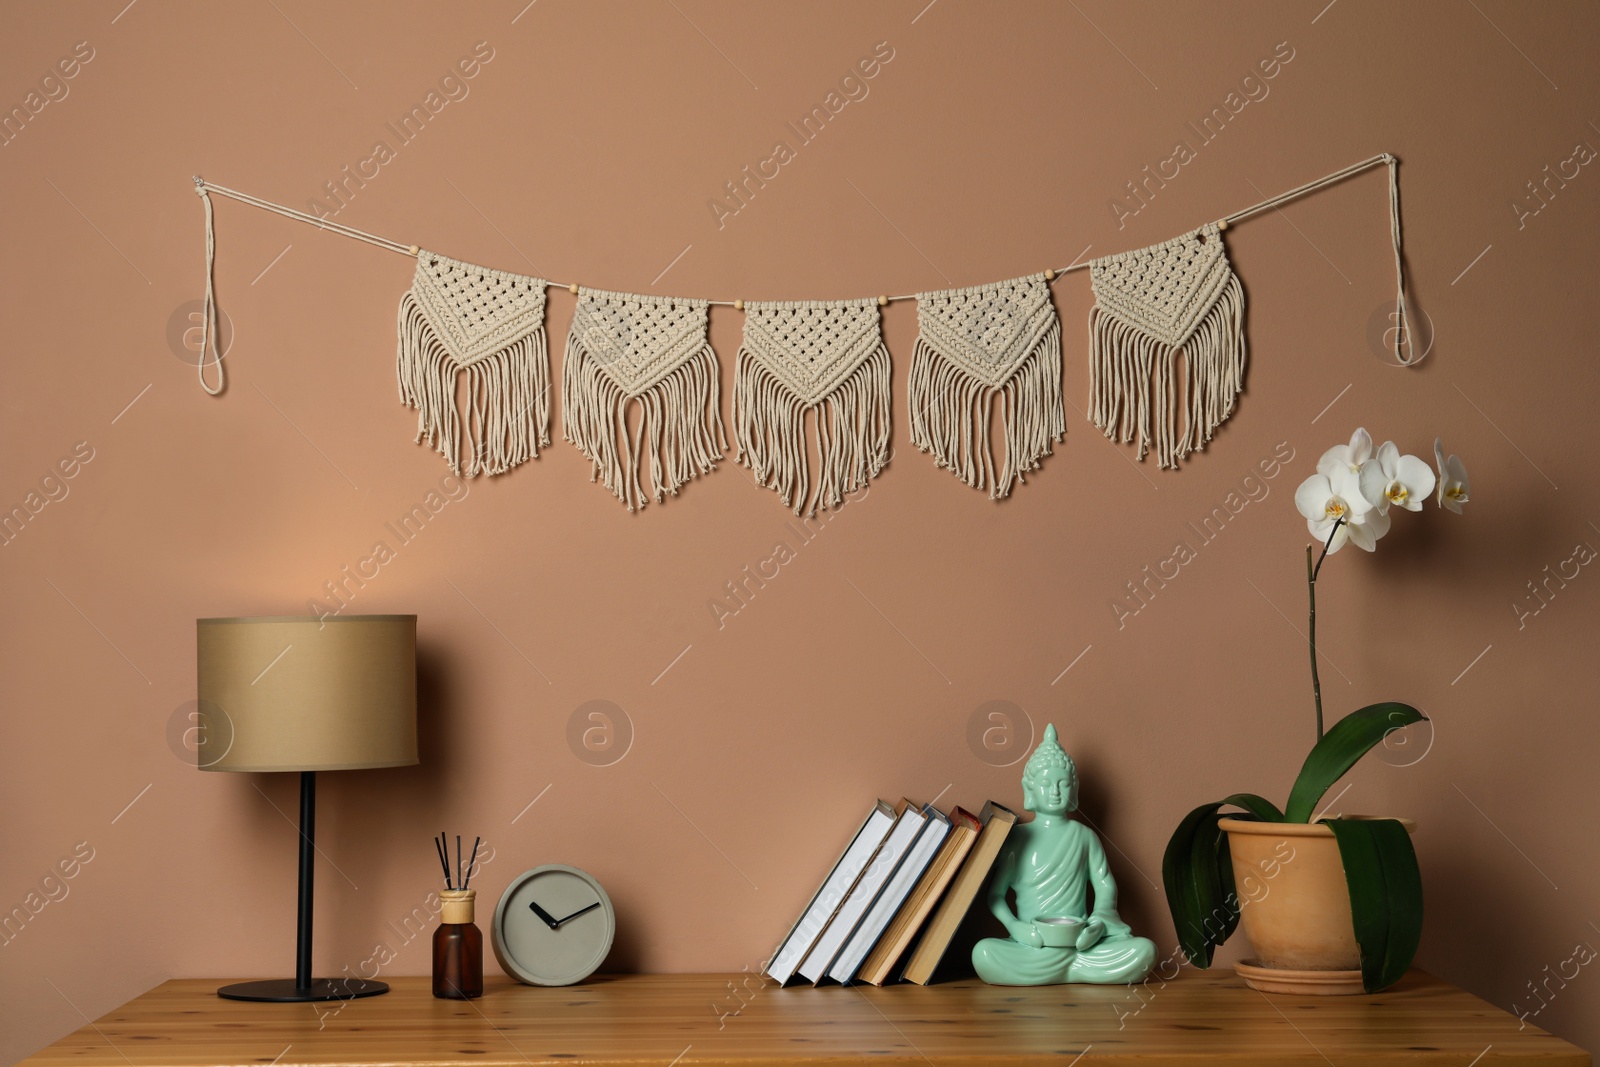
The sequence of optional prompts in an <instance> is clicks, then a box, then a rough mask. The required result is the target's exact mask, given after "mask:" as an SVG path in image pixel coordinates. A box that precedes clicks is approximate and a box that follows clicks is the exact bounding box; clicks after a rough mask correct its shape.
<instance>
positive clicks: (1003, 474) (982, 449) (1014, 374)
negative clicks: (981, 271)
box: [910, 273, 1067, 500]
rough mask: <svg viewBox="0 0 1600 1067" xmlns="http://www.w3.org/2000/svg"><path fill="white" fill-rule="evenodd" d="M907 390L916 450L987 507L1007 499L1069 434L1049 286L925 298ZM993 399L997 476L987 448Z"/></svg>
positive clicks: (920, 301) (1032, 280) (997, 287)
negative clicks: (998, 435) (1000, 448)
mask: <svg viewBox="0 0 1600 1067" xmlns="http://www.w3.org/2000/svg"><path fill="white" fill-rule="evenodd" d="M910 389H911V396H910V406H911V442H912V444H914V445H916V446H917V447H918V448H919V449H921V450H922V451H924V452H931V453H933V457H934V460H935V462H937V463H938V465H939V466H941V467H945V468H947V469H949V470H951V471H953V472H955V475H956V477H958V478H960V479H961V480H962V481H964V482H966V483H967V484H968V485H970V486H972V487H973V488H975V489H988V490H989V496H990V498H992V499H995V500H999V499H1001V498H1002V497H1004V496H1006V495H1008V494H1009V493H1010V492H1011V486H1012V484H1013V483H1014V482H1017V481H1021V480H1022V478H1023V473H1024V472H1025V471H1031V470H1036V469H1037V468H1038V467H1039V464H1040V461H1041V460H1042V459H1043V458H1044V457H1045V456H1047V455H1049V454H1050V451H1051V445H1050V443H1051V442H1052V441H1059V440H1061V438H1062V436H1063V435H1064V434H1065V433H1066V431H1067V420H1066V413H1065V411H1063V409H1062V405H1061V323H1060V320H1059V319H1057V317H1056V309H1055V305H1054V304H1052V303H1051V302H1050V287H1049V284H1048V283H1047V282H1046V280H1045V276H1044V275H1043V274H1042V273H1041V274H1031V275H1029V276H1027V277H1025V278H1014V279H1012V280H1010V281H1003V282H993V283H991V284H989V285H979V286H974V287H973V288H970V289H947V290H944V291H942V292H936V293H922V294H921V295H919V296H918V297H917V344H916V348H915V350H914V351H913V353H912V358H911V375H910ZM996 397H999V398H1000V400H1001V406H1000V418H1001V423H1002V425H1003V427H1004V432H1005V457H1004V459H1003V461H1002V462H1001V465H1000V470H999V471H998V473H997V472H996V471H995V462H994V457H993V454H992V451H991V449H990V445H989V433H990V424H991V422H992V421H993V409H994V401H995V398H996Z"/></svg>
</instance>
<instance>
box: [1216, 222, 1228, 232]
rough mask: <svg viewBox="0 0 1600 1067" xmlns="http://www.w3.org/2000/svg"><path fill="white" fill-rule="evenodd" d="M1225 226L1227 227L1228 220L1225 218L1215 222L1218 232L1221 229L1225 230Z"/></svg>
mask: <svg viewBox="0 0 1600 1067" xmlns="http://www.w3.org/2000/svg"><path fill="white" fill-rule="evenodd" d="M1227 228H1228V220H1227V219H1223V220H1222V221H1221V222H1218V223H1217V232H1218V233H1221V232H1222V231H1223V230H1226V229H1227Z"/></svg>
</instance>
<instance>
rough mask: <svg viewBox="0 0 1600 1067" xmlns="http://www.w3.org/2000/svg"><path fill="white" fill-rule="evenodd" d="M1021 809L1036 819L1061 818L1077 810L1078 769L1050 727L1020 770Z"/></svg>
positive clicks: (1046, 728) (1050, 726)
mask: <svg viewBox="0 0 1600 1067" xmlns="http://www.w3.org/2000/svg"><path fill="white" fill-rule="evenodd" d="M1022 806H1023V807H1024V808H1026V809H1027V810H1029V811H1033V812H1038V813H1039V814H1040V815H1065V814H1066V813H1067V812H1069V811H1075V810H1077V807H1078V769H1077V767H1075V766H1073V763H1072V757H1071V756H1069V755H1067V752H1066V750H1065V749H1063V748H1062V747H1061V743H1060V742H1059V741H1057V740H1056V728H1055V726H1054V724H1052V725H1049V726H1046V727H1045V728H1044V740H1043V741H1040V742H1039V747H1038V748H1036V749H1034V750H1033V755H1031V756H1029V757H1028V764H1027V766H1026V767H1024V768H1023V769H1022Z"/></svg>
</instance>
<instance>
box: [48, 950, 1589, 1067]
mask: <svg viewBox="0 0 1600 1067" xmlns="http://www.w3.org/2000/svg"><path fill="white" fill-rule="evenodd" d="M389 981H390V984H391V985H392V986H393V989H392V991H391V992H389V993H387V994H385V995H382V996H377V997H372V998H369V999H364V1000H352V1001H343V1002H340V1001H333V1002H326V1003H322V1004H255V1003H242V1002H239V1001H232V1000H223V999H221V998H219V997H218V996H217V995H216V988H217V986H218V985H219V984H222V983H221V982H219V981H216V980H209V979H193V978H187V979H177V980H174V981H170V982H163V983H162V984H161V985H159V986H157V987H156V988H154V989H152V990H151V991H150V992H148V993H146V994H144V995H143V996H141V997H138V998H137V999H135V1000H132V1001H129V1002H128V1003H127V1004H125V1005H123V1006H122V1007H121V1008H118V1009H117V1010H115V1011H112V1012H109V1013H107V1014H106V1015H104V1016H102V1017H101V1018H99V1019H97V1020H95V1022H94V1023H92V1024H90V1025H89V1026H85V1027H83V1028H82V1029H80V1030H78V1031H77V1032H76V1033H73V1034H71V1035H69V1036H67V1037H64V1038H62V1039H61V1040H60V1041H57V1042H56V1043H55V1044H53V1045H51V1046H50V1047H49V1048H47V1049H44V1050H42V1051H41V1052H39V1053H38V1054H37V1055H35V1056H33V1057H30V1058H29V1059H27V1060H24V1061H23V1063H24V1064H25V1065H27V1067H63V1065H67V1064H71V1065H76V1067H84V1065H101V1064H103V1065H107V1067H147V1065H149V1067H158V1065H159V1067H175V1065H216V1064H226V1065H239V1067H246V1065H248V1067H261V1065H272V1067H293V1065H297V1064H308V1065H309V1064H315V1065H326V1064H396V1065H398V1064H473V1065H476V1067H485V1065H502V1064H503V1065H507V1067H527V1065H534V1064H536V1065H541V1067H542V1065H545V1064H573V1063H579V1064H588V1065H597V1064H613V1063H618V1064H620V1063H626V1064H644V1063H654V1064H659V1065H661V1067H668V1065H680V1067H689V1065H690V1064H697V1063H722V1064H728V1063H739V1064H785V1065H799V1064H829V1065H832V1067H837V1065H839V1064H843V1063H850V1062H861V1063H866V1062H871V1063H879V1064H884V1063H888V1064H927V1063H930V1062H931V1063H934V1064H938V1065H939V1067H960V1065H971V1067H980V1065H981V1067H990V1065H996V1064H1001V1065H1022V1064H1034V1063H1041V1064H1042V1063H1053V1064H1055V1065H1056V1067H1062V1065H1069V1064H1072V1065H1075V1064H1083V1065H1084V1067H1088V1065H1091V1064H1100V1063H1134V1062H1136V1063H1138V1064H1140V1065H1141V1067H1161V1065H1165V1064H1172V1065H1180V1064H1181V1065H1184V1067H1196V1065H1199V1064H1229V1065H1234V1064H1256V1063H1259V1064H1273V1065H1274V1067H1290V1065H1298V1064H1306V1065H1315V1067H1327V1065H1328V1064H1337V1065H1340V1067H1343V1065H1345V1064H1352V1065H1369V1064H1390V1063H1395V1064H1401V1063H1403V1064H1413V1065H1417V1064H1440V1065H1444V1064H1449V1065H1450V1067H1468V1065H1469V1064H1470V1065H1471V1067H1491V1065H1498V1064H1511V1063H1518V1064H1571V1065H1587V1064H1588V1063H1589V1062H1590V1061H1589V1056H1588V1054H1587V1053H1585V1052H1584V1051H1583V1050H1581V1049H1579V1048H1577V1047H1575V1046H1573V1045H1570V1044H1568V1043H1567V1042H1565V1041H1562V1040H1560V1039H1559V1038H1556V1037H1552V1036H1551V1035H1549V1034H1547V1033H1545V1032H1544V1031H1542V1030H1539V1029H1536V1028H1535V1027H1533V1026H1531V1025H1529V1026H1527V1027H1525V1028H1524V1029H1522V1030H1520V1031H1519V1030H1518V1025H1519V1023H1518V1020H1517V1019H1516V1018H1515V1017H1514V1016H1512V1015H1510V1014H1508V1013H1506V1012H1504V1011H1502V1010H1500V1009H1499V1008H1496V1007H1494V1006H1492V1005H1490V1004H1488V1003H1486V1002H1485V1001H1483V1000H1480V999H1478V998H1477V997H1475V996H1472V995H1471V994H1470V993H1467V992H1465V991H1463V990H1461V989H1457V988H1456V987H1455V986H1452V985H1449V984H1448V983H1445V982H1442V981H1440V980H1439V979H1437V978H1434V977H1432V976H1431V975H1427V974H1424V973H1422V972H1420V971H1413V972H1412V973H1411V974H1409V975H1408V976H1407V977H1406V978H1405V980H1404V981H1402V982H1401V983H1400V984H1399V985H1397V986H1396V987H1394V988H1393V989H1391V990H1389V991H1387V992H1385V993H1381V994H1378V995H1376V996H1370V997H1289V996H1271V997H1269V996H1267V995H1266V994H1263V993H1258V992H1256V991H1254V990H1252V989H1249V988H1248V987H1246V986H1245V984H1244V983H1243V981H1242V980H1240V979H1239V978H1238V977H1236V976H1235V975H1234V974H1233V973H1232V972H1231V971H1225V970H1216V971H1195V970H1189V969H1185V971H1184V972H1183V973H1182V974H1181V975H1180V976H1179V977H1178V978H1176V979H1174V980H1173V981H1171V982H1168V983H1166V984H1165V985H1164V986H1163V985H1162V984H1161V983H1159V982H1158V981H1154V980H1153V981H1151V982H1150V983H1149V984H1148V985H1145V986H1140V987H1138V991H1137V992H1136V991H1135V990H1134V988H1132V987H1128V986H1081V985H1080V986H1043V987H1037V988H1027V989H1019V988H1008V987H1002V986H989V985H985V984H983V983H982V982H979V981H977V980H976V979H971V980H967V981H957V982H948V983H943V984H938V985H932V986H927V987H922V986H914V985H896V986H887V987H884V988H881V989H880V988H874V987H872V986H837V985H835V986H827V987H824V988H821V989H813V988H811V987H809V986H804V987H790V988H788V989H780V988H778V987H777V986H775V985H773V984H772V983H771V982H769V981H765V980H763V979H757V978H756V977H755V976H753V975H749V974H737V975H728V974H666V975H596V976H595V977H593V978H591V979H590V980H589V981H587V982H584V983H582V984H581V985H576V986H569V987H566V988H558V989H546V988H539V987H533V986H523V985H518V984H517V983H515V982H513V981H511V980H510V979H509V978H505V977H503V976H501V975H498V974H491V975H486V976H485V981H484V995H483V997H481V998H480V999H478V1000H474V1001H466V1002H462V1001H449V1000H436V999H434V997H433V996H432V994H431V993H430V987H429V980H428V979H427V978H424V977H414V978H413V977H401V978H392V979H389ZM1074 1057H1078V1058H1077V1059H1074Z"/></svg>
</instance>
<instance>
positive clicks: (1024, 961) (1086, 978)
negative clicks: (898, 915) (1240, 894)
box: [972, 725, 1156, 985]
mask: <svg viewBox="0 0 1600 1067" xmlns="http://www.w3.org/2000/svg"><path fill="white" fill-rule="evenodd" d="M1022 796H1023V806H1024V807H1025V808H1027V810H1029V811H1031V812H1033V813H1034V818H1033V819H1032V820H1031V821H1029V822H1025V823H1018V824H1017V825H1016V826H1015V827H1014V828H1013V829H1012V831H1011V833H1010V834H1009V835H1008V836H1007V837H1006V842H1005V846H1004V848H1002V849H1001V852H1000V857H999V859H998V860H996V861H995V866H994V872H993V875H992V881H991V882H990V884H989V898H988V899H989V910H990V911H992V912H993V913H994V915H995V917H996V918H998V919H999V920H1000V921H1001V922H1002V923H1003V924H1005V928H1006V929H1007V930H1008V931H1009V932H1010V934H1011V936H1010V937H1009V938H999V937H990V938H985V939H983V940H982V941H979V942H978V943H977V944H976V945H974V946H973V947H972V965H973V966H974V967H975V968H977V971H978V977H979V978H982V979H983V980H984V981H985V982H989V983H991V984H993V985H1052V984H1055V983H1058V982H1095V983H1105V984H1114V983H1124V982H1137V981H1141V980H1142V979H1143V978H1144V977H1145V975H1147V974H1148V973H1149V972H1150V968H1151V966H1152V965H1153V964H1154V963H1155V959H1156V946H1155V943H1154V942H1152V941H1150V940H1149V939H1148V938H1143V937H1134V936H1133V932H1132V931H1131V930H1130V929H1129V927H1128V925H1127V924H1126V923H1124V922H1123V921H1122V920H1121V918H1119V917H1118V915H1117V883H1116V881H1115V880H1113V879H1112V877H1111V868H1110V867H1109V866H1108V865H1107V863H1106V853H1105V848H1104V847H1103V846H1102V845H1101V844H1100V838H1099V837H1098V836H1097V835H1096V834H1095V833H1094V831H1093V830H1090V829H1089V828H1088V827H1087V826H1084V825H1083V824H1082V823H1080V822H1078V821H1077V820H1075V819H1069V818H1067V813H1068V812H1069V811H1074V810H1076V809H1077V807H1078V775H1077V768H1076V767H1074V766H1073V763H1072V759H1071V757H1069V756H1068V755H1067V753H1066V751H1065V750H1063V749H1062V747H1061V745H1060V743H1059V742H1058V741H1057V740H1056V728H1055V726H1053V725H1052V726H1047V727H1046V728H1045V731H1044V740H1043V741H1041V742H1040V743H1039V747H1038V748H1036V749H1034V750H1033V755H1031V756H1030V757H1028V763H1027V766H1026V767H1025V768H1024V769H1023V772H1022ZM1091 892H1092V893H1093V895H1094V909H1093V911H1090V910H1089V895H1090V893H1091ZM1012 894H1014V895H1015V898H1016V910H1015V911H1013V910H1012V907H1011V905H1010V904H1009V903H1008V902H1007V899H1006V898H1007V897H1008V896H1010V895H1012ZM1063 938H1066V941H1065V942H1063Z"/></svg>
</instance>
